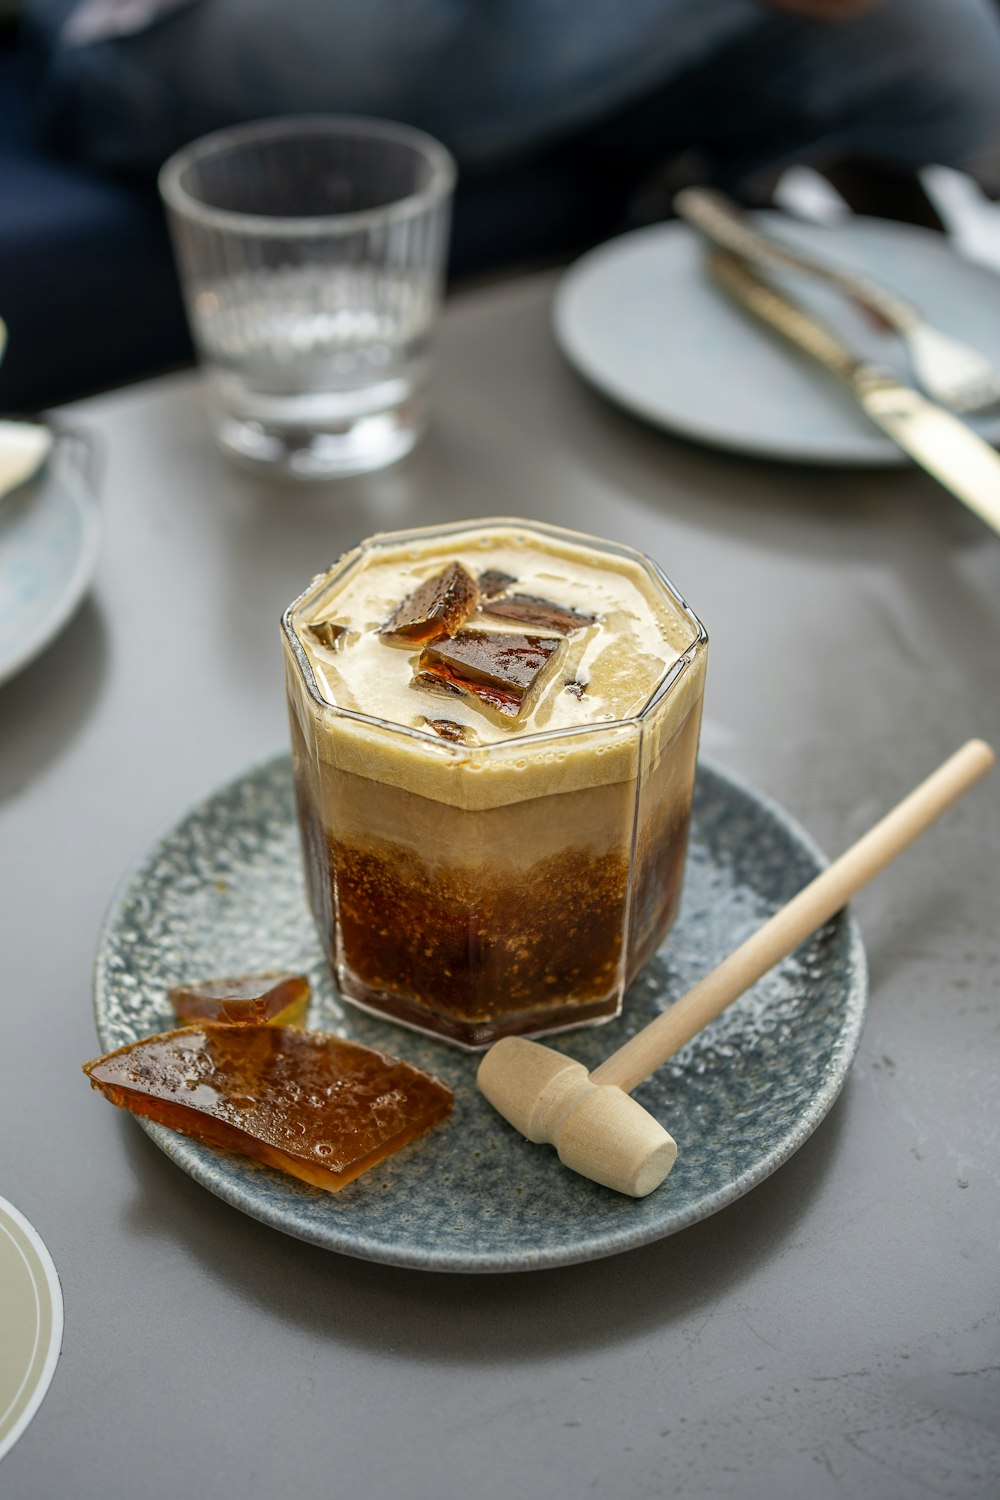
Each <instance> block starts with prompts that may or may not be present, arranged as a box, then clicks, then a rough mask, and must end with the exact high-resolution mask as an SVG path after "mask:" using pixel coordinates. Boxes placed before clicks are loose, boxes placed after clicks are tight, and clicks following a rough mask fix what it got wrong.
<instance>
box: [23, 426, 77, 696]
mask: <svg viewBox="0 0 1000 1500" xmlns="http://www.w3.org/2000/svg"><path fill="white" fill-rule="evenodd" d="M91 457H92V453H91V450H90V447H89V445H88V443H87V440H86V439H84V438H82V437H81V436H80V435H79V434H78V433H70V432H57V433H56V434H55V441H54V444H53V447H52V452H51V454H50V455H49V457H48V460H47V462H45V464H44V466H43V467H42V468H41V469H40V470H39V471H38V472H37V473H35V474H34V476H33V477H32V478H30V479H29V480H28V481H27V482H26V483H23V484H21V485H20V486H18V487H17V488H16V489H14V490H12V491H11V492H10V493H9V494H6V495H4V496H3V498H2V499H0V683H2V682H6V681H7V679H8V678H10V677H13V676H14V675H15V673H17V672H20V671H21V670H22V668H24V667H26V666H27V665H28V663H29V662H30V661H32V660H33V659H34V658H35V657H36V656H38V654H39V653H40V652H41V651H42V650H44V648H45V647H46V646H47V645H48V644H49V642H50V641H52V640H53V639H54V638H55V637H56V636H57V635H58V634H59V632H60V631H61V630H62V629H63V627H64V626H65V625H66V624H68V622H69V620H70V619H71V618H72V616H73V615H74V614H75V612H76V610H77V608H78V607H79V605H80V603H81V602H82V600H83V598H84V595H85V594H86V592H87V590H88V588H89V587H90V583H91V580H92V578H93V576H94V569H95V568H96V566H97V556H98V548H99V542H100V512H99V509H98V505H97V499H96V496H95V494H94V490H93V485H92V481H91V479H90V476H89V461H90V459H91Z"/></svg>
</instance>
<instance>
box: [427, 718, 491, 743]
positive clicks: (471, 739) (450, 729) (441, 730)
mask: <svg viewBox="0 0 1000 1500" xmlns="http://www.w3.org/2000/svg"><path fill="white" fill-rule="evenodd" d="M424 723H425V724H426V725H427V728H428V729H433V731H434V733H435V734H436V735H438V736H439V738H441V739H442V740H451V742H452V743H453V744H455V745H478V744H479V736H478V735H477V734H476V731H475V730H474V729H471V728H470V727H469V725H468V724H459V723H457V722H456V720H454V719H425V720H424Z"/></svg>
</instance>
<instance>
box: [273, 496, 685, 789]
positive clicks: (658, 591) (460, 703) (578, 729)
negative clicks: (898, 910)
mask: <svg viewBox="0 0 1000 1500" xmlns="http://www.w3.org/2000/svg"><path fill="white" fill-rule="evenodd" d="M453 560H457V561H460V562H462V563H463V565H464V566H465V567H466V568H467V569H468V570H469V572H470V573H471V574H472V575H473V576H474V577H476V576H478V575H479V574H480V573H483V572H485V571H487V570H491V571H496V572H502V573H507V574H510V575H511V576H512V577H513V578H515V579H516V583H515V584H512V585H511V586H510V588H511V591H513V592H517V593H523V594H529V595H535V596H538V597H540V598H544V599H547V600H550V601H551V602H552V603H555V604H560V605H566V606H569V607H570V608H572V609H575V610H577V611H582V612H585V613H589V614H592V615H594V616H595V617H596V618H595V621H594V623H593V624H591V625H588V626H586V627H585V628H584V629H582V630H579V631H576V632H574V633H573V634H572V635H570V636H568V637H567V638H565V639H564V640H561V642H560V647H559V650H558V652H557V653H556V654H555V656H554V658H553V662H552V665H551V666H550V668H549V669H548V670H547V671H546V673H545V674H544V680H543V681H542V683H541V685H540V689H539V691H538V692H537V693H536V695H535V696H534V699H533V701H531V702H529V704H528V705H527V706H526V708H525V710H524V711H523V713H522V715H521V716H520V717H519V719H518V720H517V721H516V722H515V723H513V724H511V723H510V722H509V721H504V720H502V719H501V718H500V716H499V715H497V714H496V713H495V712H493V711H492V710H490V709H489V708H487V707H485V706H484V705H482V704H481V703H480V702H479V700H478V699H476V698H475V697H474V696H472V695H469V696H468V697H457V696H454V695H452V694H446V693H440V692H437V691H435V690H433V689H423V690H422V689H419V688H415V687H414V686H412V685H411V684H412V678H413V671H414V667H415V665H416V660H417V657H418V656H419V650H418V649H415V648H413V647H412V646H408V645H406V646H401V645H397V644H392V643H389V642H388V641H387V640H386V638H385V637H382V636H380V635H379V634H378V632H379V629H380V627H381V626H383V625H384V624H385V622H386V621H387V620H388V619H389V618H390V617H391V615H392V614H393V612H394V610H395V608H396V606H397V605H398V604H399V602H400V601H401V599H402V598H404V597H405V596H406V595H407V594H409V593H410V592H412V591H413V590H414V589H415V588H416V587H417V586H418V585H419V584H420V583H422V582H424V581H425V580H426V579H428V578H430V577H432V576H433V575H434V574H435V573H436V572H438V571H439V570H440V569H441V567H442V566H443V565H444V564H445V563H446V562H451V561H453ZM319 620H325V621H333V622H335V623H337V624H339V625H342V626H343V627H344V629H345V634H344V635H343V636H342V637H341V640H340V642H339V649H336V650H333V649H329V648H326V647H324V646H322V645H321V644H320V643H319V642H318V641H317V640H316V638H315V636H313V635H312V633H311V632H310V630H309V628H308V627H309V625H310V624H312V623H314V622H316V621H319ZM466 624H467V627H468V628H477V629H487V630H491V631H494V630H495V631H497V632H500V633H504V632H510V631H512V630H514V631H517V630H524V631H525V632H526V633H529V634H530V633H534V634H552V632H546V631H544V630H537V631H534V632H532V631H531V630H530V629H529V628H527V627H524V626H518V625H514V624H513V623H512V622H508V621H504V620H501V619H499V618H496V617H492V616H489V614H488V613H487V612H485V611H482V610H480V611H477V613H476V614H475V615H473V616H472V617H470V619H469V620H468V621H467V622H466ZM291 628H292V631H293V632H294V636H295V638H296V641H297V643H298V646H299V650H300V652H301V653H304V655H305V657H306V659H307V661H308V664H309V668H310V669H311V673H312V676H313V678H314V682H315V692H314V693H308V692H305V691H304V690H303V689H304V687H305V684H303V683H302V680H301V675H302V674H301V672H300V670H299V663H298V662H297V661H296V660H295V657H294V655H293V654H292V653H289V658H288V660H289V682H290V694H291V699H292V705H293V711H294V712H295V713H296V714H297V715H298V716H299V717H300V721H301V725H302V729H303V731H304V734H305V739H306V743H307V744H309V743H314V744H315V747H316V753H317V754H318V756H319V758H320V759H321V760H323V761H325V762H326V763H327V764H329V765H331V766H333V767H335V768H337V769H341V770H344V771H350V772H352V773H354V774H357V775H362V776H366V777H368V778H369V779H374V780H384V781H386V782H387V783H389V784H390V785H393V786H397V787H401V788H404V789H407V790H411V791H413V792H414V793H416V794H418V795H422V796H430V797H433V798H434V799H435V800H437V801H442V802H447V803H449V804H451V805H454V806H460V807H468V808H488V807H491V806H499V805H504V804H506V803H510V802H515V801H522V800H525V799H527V798H530V797H534V796H542V795H547V794H548V793H550V792H552V791H553V790H559V791H570V790H573V789H576V788H580V787H584V786H596V785H606V784H611V783H613V782H617V781H622V780H628V779H631V778H633V777H634V776H635V775H636V772H637V767H638V763H639V753H640V752H639V741H640V725H639V724H638V723H637V722H635V721H634V717H633V716H635V715H637V714H638V713H640V712H641V711H642V710H643V708H644V707H645V706H646V705H647V704H648V703H649V700H650V698H651V697H652V696H653V695H654V694H655V693H656V691H657V688H658V687H659V685H660V684H661V683H662V682H663V680H664V678H665V676H666V675H667V674H668V673H670V672H671V671H672V670H673V671H674V672H676V675H677V681H676V682H674V683H673V684H672V685H671V687H670V689H669V697H670V700H671V706H670V712H669V718H670V721H671V723H672V724H676V723H678V722H679V718H678V714H680V716H681V717H683V714H684V708H683V704H682V702H680V701H677V700H679V699H683V700H688V699H691V697H692V691H693V689H694V688H695V682H694V681H693V680H692V681H691V682H690V683H689V682H687V681H685V679H689V678H692V677H693V678H696V679H697V685H698V688H699V690H700V681H701V675H702V674H701V671H700V670H698V671H696V672H694V673H693V674H692V672H691V670H690V667H691V662H690V661H689V657H690V656H691V654H692V649H693V643H694V642H695V638H696V635H697V627H696V626H695V625H694V623H693V622H692V620H691V618H690V617H689V616H688V615H687V614H685V613H684V611H683V610H682V609H681V608H680V606H679V605H677V604H676V603H675V602H674V600H673V599H672V598H671V597H670V596H669V595H668V594H667V593H666V592H665V590H664V589H663V588H662V587H661V585H660V584H659V582H658V580H656V578H655V577H654V576H653V575H651V574H650V572H648V571H647V569H646V568H645V567H644V566H643V564H642V562H641V561H640V560H639V559H638V558H636V559H633V558H631V557H629V556H622V555H620V554H618V553H615V552H604V551H601V550H600V548H599V544H595V546H594V547H590V546H587V545H586V542H585V539H580V538H578V537H576V536H575V534H573V533H566V534H565V535H563V534H557V535H556V536H555V537H552V536H549V535H548V534H546V533H545V532H541V531H535V530H534V529H532V528H530V527H528V526H524V527H521V526H520V525H518V524H517V523H495V524H490V523H486V524H484V525H483V526H482V527H474V528H456V529H455V530H454V531H452V532H448V533H444V534H442V533H440V532H435V533H432V534H429V535H426V536H421V535H419V534H416V535H414V534H410V535H409V536H408V537H406V538H403V539H401V540H400V541H399V542H398V543H397V542H395V540H394V539H392V538H387V539H386V543H385V545H383V544H381V542H378V543H377V544H376V545H375V546H371V545H369V546H368V547H364V548H359V549H358V550H357V551H356V552H355V553H352V554H349V555H348V556H347V557H346V558H344V559H343V560H342V562H341V563H340V564H339V565H338V566H336V567H335V568H333V569H331V570H330V572H329V573H328V574H326V575H323V576H322V577H321V578H319V579H317V580H316V581H315V582H314V584H313V585H312V586H311V587H310V589H309V590H307V592H306V593H305V594H304V595H303V596H302V598H301V599H300V600H299V601H297V604H296V606H295V607H294V608H293V610H292V612H291ZM286 644H287V642H286ZM701 652H702V648H701V647H700V646H699V647H697V648H694V654H701ZM679 658H683V659H682V660H680V661H679ZM699 665H700V664H699ZM566 683H574V684H577V685H579V686H582V689H583V691H582V692H577V691H569V690H567V688H566V686H565V684H566ZM344 711H346V712H344ZM662 714H663V710H662V709H660V708H658V709H657V710H655V711H654V712H653V713H652V714H651V715H650V718H649V720H648V721H647V722H645V723H644V724H643V725H642V730H643V731H644V732H645V733H646V735H647V739H648V737H649V736H650V735H651V734H652V735H654V736H655V737H656V738H657V739H660V738H662V736H663V733H664V731H666V739H669V738H670V737H671V730H670V729H668V727H667V725H666V724H665V723H658V722H657V720H659V719H661V717H662ZM431 719H448V720H451V721H452V722H453V723H456V724H458V725H460V726H462V727H463V728H465V729H466V730H467V731H470V732H471V735H472V736H474V743H473V745H472V746H471V747H470V746H467V745H461V744H452V743H450V742H446V741H444V740H442V739H441V738H440V737H439V736H438V735H437V734H436V733H435V732H434V731H433V730H431V729H429V728H428V727H427V724H428V720H431ZM622 721H625V722H622ZM394 726H397V727H394ZM650 748H651V747H650V746H649V744H648V743H647V746H646V755H645V756H644V757H643V758H644V759H646V758H647V757H648V755H649V751H650Z"/></svg>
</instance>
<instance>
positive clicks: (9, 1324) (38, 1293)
mask: <svg viewBox="0 0 1000 1500" xmlns="http://www.w3.org/2000/svg"><path fill="white" fill-rule="evenodd" d="M0 1329H2V1330H3V1337H2V1338H0V1458H3V1456H4V1454H5V1453H6V1452H7V1450H8V1449H9V1448H12V1447H13V1446H14V1444H15V1443H16V1442H17V1440H18V1438H19V1437H20V1436H21V1433H22V1432H23V1431H24V1429H25V1428H26V1427H27V1425H28V1423H29V1422H30V1421H31V1419H32V1417H33V1416H34V1415H35V1412H36V1411H37V1410H38V1408H39V1407H40V1406H41V1404H42V1401H43V1399H44V1397H45V1392H46V1391H47V1390H48V1388H49V1382H50V1381H51V1379H52V1376H53V1374H54V1373H55V1368H56V1360H57V1359H58V1358H59V1347H60V1344H61V1342H62V1329H63V1302H62V1291H61V1289H60V1286H59V1277H58V1276H57V1275H56V1268H55V1266H54V1265H53V1264H52V1257H51V1255H50V1254H49V1252H48V1250H46V1248H45V1245H44V1244H43V1243H42V1240H41V1238H40V1236H39V1234H38V1233H37V1231H36V1230H35V1229H34V1228H32V1226H31V1225H30V1224H29V1223H28V1221H27V1219H26V1218H25V1217H24V1215H23V1214H22V1213H20V1212H19V1211H18V1210H17V1209H16V1208H15V1207H14V1205H13V1204H12V1203H8V1202H7V1200H6V1198H0Z"/></svg>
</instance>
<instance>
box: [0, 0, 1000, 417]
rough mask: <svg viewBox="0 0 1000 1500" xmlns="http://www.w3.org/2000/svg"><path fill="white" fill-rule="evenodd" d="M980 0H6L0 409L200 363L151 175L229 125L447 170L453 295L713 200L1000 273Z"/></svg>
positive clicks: (2, 16) (994, 127) (993, 69)
mask: <svg viewBox="0 0 1000 1500" xmlns="http://www.w3.org/2000/svg"><path fill="white" fill-rule="evenodd" d="M998 80H1000V8H998V7H997V5H996V4H995V0H881V3H880V0H630V3H629V4H627V5H624V6H623V5H620V4H618V3H614V4H607V3H604V0H588V4H587V5H586V6H584V7H581V6H579V5H577V4H566V3H563V0H532V3H524V0H508V3H507V4H505V5H504V6H500V7H498V6H493V5H489V6H484V5H481V4H473V3H467V4H462V3H459V0H382V3H378V0H281V3H275V0H0V205H2V214H0V315H2V316H3V318H4V319H5V320H6V322H7V325H8V328H9V333H10V340H9V346H8V349H7V352H6V356H5V359H4V361H3V364H2V365H0V410H5V411H8V412H30V411H33V410H37V409H39V408H42V407H46V406H50V405H53V404H57V403H59V402H62V401H66V400H70V399H74V398H76V397H79V396H82V395H87V394H90V393H93V392H95V391H99V390H102V389H106V388H109V387H112V386H116V385H121V384H124V383H126V382H129V381H132V380H136V379H140V378H142V377H144V376H147V375H152V374H155V373H159V372H162V371H164V370H168V369H171V368H175V367H178V366H182V365H184V364H186V363H188V362H189V361H191V359H192V358H193V353H192V348H191V343H190V338H189V335H188V331H187V326H186V323H185V318H184V313H183V308H182V304H181V299H180V293H179V289H178V284H177V277H176V272H175V270H174V266H173V262H172V257H171V252H170V246H169V243H168V239H167V233H166V228H165V223H164V216H163V212H162V209H161V206H160V204H159V201H158V198H157V192H156V173H157V170H158V168H159V166H160V165H161V164H162V162H163V161H164V160H165V158H166V157H167V156H168V155H169V154H170V153H171V152H172V151H173V150H175V149H176V148H177V147H179V146H180V145H182V144H184V143H185V142H187V141H190V140H192V139H194V138H195V137H197V136H199V135H201V134H204V133H205V132H206V131H209V130H212V129H216V128H219V127H221V126H224V125H227V124H231V123H234V122H236V121H238V120H243V119H252V118H259V117H264V116H267V115H276V114H284V113H301V112H316V111H326V112H338V113H360V114H373V115H381V116H383V117H389V118H395V119H399V120H403V121H405V122H406V123H409V124H414V125H417V126H420V127H422V128H424V129H426V130H429V131H430V132H431V133H433V134H435V135H436V136H438V138H439V139H441V140H442V141H444V143H445V144H446V145H447V146H448V147H449V148H450V149H451V150H452V151H453V153H454V154H455V155H456V157H457V159H458V162H459V167H460V182H459V188H458V193H457V198H456V202H455V216H454V230H453V240H452V248H451V260H450V282H451V284H452V285H453V286H454V285H457V284H462V283H463V282H467V281H468V280H469V279H470V278H475V277H481V276H485V275H494V274H497V273H503V272H506V271H512V270H516V269H522V268H525V267H527V266H532V265H540V264H546V263H550V262H555V261H560V260H564V259H567V258H569V257H571V256H573V255H575V254H577V253H579V252H580V251H582V250H584V249H586V248H587V247H589V246H590V245H593V244H595V243H597V242H599V241H601V240H604V239H607V238H608V237H609V236H611V235H613V234H616V233H619V232H621V231H623V230H625V229H628V228H631V227H634V226H636V225H638V224H642V223H646V222H651V221H655V220H657V219H661V218H664V217H667V216H668V215H669V212H670V207H669V205H670V200H671V197H672V194H673V193H674V191H676V189H677V188H678V187H680V186H683V185H685V184H687V183H690V182H696V181H711V182H715V183H718V184H719V185H720V186H724V187H725V188H726V189H727V190H728V191H730V192H732V193H733V194H734V195H735V196H737V197H738V198H740V199H741V200H742V201H743V202H744V203H748V204H766V203H767V202H769V201H774V200H775V199H776V200H777V201H778V202H779V203H780V204H781V206H782V207H784V208H786V209H791V210H792V211H794V212H798V213H802V214H805V215H810V214H818V215H823V214H829V213H835V212H837V211H838V210H839V211H843V209H844V206H845V205H847V206H848V207H849V208H850V209H851V210H853V211H855V212H859V213H864V214H875V215H878V216H880V217H884V218H891V219H899V220H903V221H906V222H911V223H916V224H923V225H926V226H928V227H930V228H934V229H938V230H945V231H950V232H951V233H953V234H954V235H955V236H956V237H957V238H958V239H959V240H964V241H965V243H964V245H960V248H966V249H968V248H970V247H971V249H972V251H973V253H975V254H977V255H978V256H979V257H980V258H983V259H989V258H990V257H991V256H995V257H996V263H997V264H1000V209H998V207H997V205H996V203H995V199H996V198H997V196H998V195H1000V88H998V87H997V83H998Z"/></svg>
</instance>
